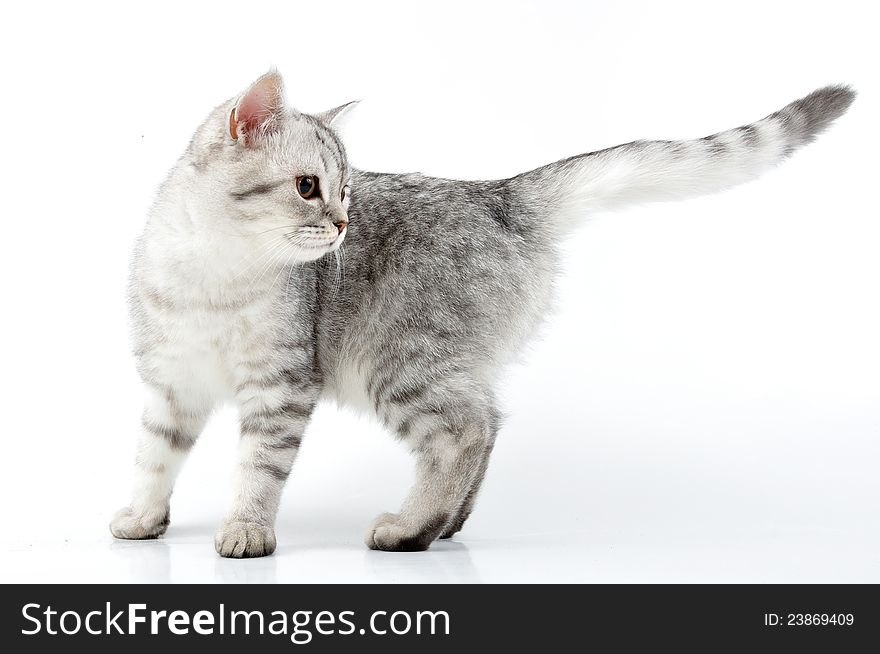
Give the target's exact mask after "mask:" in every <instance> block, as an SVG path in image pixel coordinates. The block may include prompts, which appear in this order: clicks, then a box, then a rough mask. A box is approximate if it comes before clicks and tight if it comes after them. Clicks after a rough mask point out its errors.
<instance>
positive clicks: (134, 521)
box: [110, 506, 170, 540]
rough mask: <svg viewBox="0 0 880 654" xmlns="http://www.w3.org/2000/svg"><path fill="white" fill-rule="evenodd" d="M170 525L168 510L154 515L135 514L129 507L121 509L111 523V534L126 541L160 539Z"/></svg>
mask: <svg viewBox="0 0 880 654" xmlns="http://www.w3.org/2000/svg"><path fill="white" fill-rule="evenodd" d="M169 523H170V517H169V514H168V509H165V510H163V511H158V512H152V513H146V514H144V513H135V512H134V510H133V509H132V508H131V507H130V506H127V507H125V508H124V509H120V510H119V511H117V512H116V515H115V516H113V520H111V521H110V533H111V534H113V535H114V536H115V537H116V538H123V539H125V540H144V539H148V538H158V537H159V536H161V535H162V534H164V533H165V530H166V529H168V525H169Z"/></svg>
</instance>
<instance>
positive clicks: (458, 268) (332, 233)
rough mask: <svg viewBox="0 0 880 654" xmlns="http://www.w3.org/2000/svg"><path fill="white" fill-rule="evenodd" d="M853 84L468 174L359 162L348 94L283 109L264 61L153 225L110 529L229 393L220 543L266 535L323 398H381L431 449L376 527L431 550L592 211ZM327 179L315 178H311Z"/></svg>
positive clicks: (656, 192)
mask: <svg viewBox="0 0 880 654" xmlns="http://www.w3.org/2000/svg"><path fill="white" fill-rule="evenodd" d="M852 97H853V96H852V92H851V91H849V90H847V89H844V88H841V87H831V88H829V89H824V90H822V91H818V92H816V93H814V94H812V95H811V96H808V97H807V98H805V99H803V100H800V101H798V102H796V103H793V104H792V105H789V106H788V107H786V108H785V109H783V110H782V111H781V112H777V113H776V114H773V115H771V116H769V117H768V118H766V119H764V120H763V121H761V122H759V123H755V124H753V125H749V126H744V127H742V128H737V129H736V130H730V131H728V132H723V133H720V134H717V135H714V136H713V137H707V138H706V139H701V140H696V141H677V142H665V141H664V142H658V141H655V142H636V143H632V144H628V145H624V146H619V147H618V148H612V149H608V150H605V151H601V152H598V153H592V154H590V155H581V156H579V157H573V158H571V159H568V160H565V161H562V162H557V163H555V164H551V165H549V166H545V167H542V168H539V169H536V170H534V171H531V172H529V173H524V174H523V175H519V176H517V177H514V178H511V179H508V180H498V181H486V182H462V181H457V180H443V179H434V178H427V177H423V176H419V175H388V174H378V173H368V172H361V171H356V170H351V169H349V167H348V164H347V161H346V159H345V154H344V150H343V149H342V145H341V143H340V142H339V141H338V138H337V137H336V135H335V133H334V132H333V131H332V129H331V128H330V127H329V125H330V123H332V120H333V119H334V118H335V117H336V115H337V112H336V111H335V110H334V111H331V112H328V113H327V114H324V115H322V116H319V117H310V116H305V115H303V114H298V113H296V112H294V111H292V110H289V109H285V108H283V105H282V103H281V90H280V78H278V77H277V76H276V75H274V74H270V75H268V76H265V77H264V78H261V80H259V81H258V82H257V83H256V84H255V85H254V86H253V87H251V89H249V90H248V92H247V93H246V94H245V95H244V96H243V97H242V99H240V100H238V101H230V102H229V103H226V104H225V105H222V106H221V107H218V109H216V110H215V112H214V113H213V114H212V116H211V117H210V118H209V119H208V121H206V123H205V124H204V125H203V126H202V127H201V128H200V130H199V132H197V134H196V137H195V138H194V140H193V143H192V144H191V145H190V148H189V150H188V151H187V153H186V154H185V155H184V157H183V158H182V159H181V161H180V162H179V163H178V165H177V167H176V168H175V169H174V170H173V171H172V173H171V175H170V176H169V179H168V180H167V181H166V182H165V184H164V185H163V187H162V189H161V190H160V194H159V199H158V200H157V203H156V205H155V207H154V209H153V211H152V213H151V217H150V220H149V222H148V225H147V229H146V231H145V234H144V236H143V237H142V238H141V240H140V241H139V245H138V249H137V253H136V257H135V261H134V265H133V274H132V285H131V299H132V310H133V317H134V325H135V343H136V353H137V356H138V361H139V371H140V373H141V376H142V378H143V379H144V382H145V385H146V388H147V391H148V401H147V407H146V410H145V415H144V430H143V435H142V440H141V447H140V450H139V454H138V462H137V467H136V470H137V481H136V484H135V496H134V500H133V502H132V504H131V506H130V507H127V508H126V509H123V510H122V511H121V512H120V513H119V514H118V515H117V516H116V518H114V521H113V524H112V525H111V529H112V531H113V533H114V534H115V535H116V536H118V537H122V538H149V537H155V536H157V535H160V534H161V533H163V532H164V531H165V529H166V527H167V524H168V507H169V499H170V496H171V491H172V487H173V482H174V478H175V476H176V473H177V470H178V469H179V466H180V464H181V463H182V460H183V458H184V455H185V454H186V452H187V450H188V449H189V448H190V446H191V445H192V443H193V442H194V441H195V439H196V437H197V436H198V434H199V432H200V431H201V428H202V426H203V424H204V422H205V420H206V419H207V417H208V415H209V414H210V412H211V411H212V410H213V408H214V407H216V406H217V405H218V404H220V403H222V402H227V401H231V402H234V403H236V404H237V406H238V407H239V409H240V411H241V428H242V438H241V462H240V466H239V478H238V481H237V486H236V489H237V490H236V495H235V499H234V505H233V507H232V509H231V510H230V513H229V515H228V517H227V519H226V521H225V523H224V525H223V526H222V527H221V529H220V531H219V532H218V535H217V539H216V546H217V550H218V552H219V553H220V554H221V555H224V556H259V555H263V554H268V553H271V552H272V551H273V550H274V548H275V539H274V532H273V529H272V526H273V523H274V519H275V514H276V512H277V509H278V501H279V497H280V491H281V488H282V486H283V483H284V481H285V479H286V478H287V475H288V474H289V472H290V468H291V466H292V464H293V460H294V458H295V455H296V451H297V449H298V446H299V443H300V441H301V438H302V434H303V431H304V429H305V427H306V424H307V422H308V418H309V416H310V414H311V411H312V409H313V408H314V406H315V404H316V403H317V402H318V400H319V399H320V397H321V396H322V395H326V396H330V397H332V398H335V399H336V400H337V401H339V402H340V403H343V404H347V405H351V406H354V407H356V408H358V409H362V410H365V411H368V412H371V413H373V414H374V415H375V416H376V417H377V418H378V419H379V420H380V421H381V422H382V423H383V424H384V425H386V426H387V427H388V429H389V430H391V431H392V432H393V433H395V434H396V435H397V436H398V437H399V438H401V439H403V440H405V441H406V442H407V443H408V444H409V445H410V446H411V448H412V450H413V452H414V453H415V454H416V457H417V461H418V473H417V481H416V484H415V486H414V487H413V489H412V491H411V492H410V495H409V497H408V498H407V500H406V501H405V502H404V504H403V507H402V509H401V511H400V512H399V513H397V514H384V515H383V516H380V517H379V518H378V519H377V521H376V522H375V523H374V525H373V526H372V527H371V528H370V530H369V531H368V534H367V539H366V540H367V544H368V545H369V546H370V547H373V548H378V549H387V550H412V549H425V548H426V547H428V545H429V544H430V543H431V542H432V541H433V540H434V539H435V538H437V537H440V536H449V535H452V534H453V533H455V532H456V531H457V530H458V529H460V528H461V525H462V524H463V522H464V520H465V519H466V518H467V516H468V514H469V513H470V510H471V508H472V505H473V501H474V498H475V496H476V493H477V491H478V490H479V485H480V482H481V480H482V477H483V474H484V472H485V468H486V465H487V463H488V458H489V454H490V452H491V449H492V446H493V444H494V440H495V435H496V432H497V429H498V411H497V408H496V405H495V401H494V397H493V388H494V386H495V383H496V382H497V378H498V376H499V375H500V374H501V373H502V372H503V370H504V365H505V364H506V363H508V362H509V361H510V360H511V359H512V358H513V357H515V356H516V354H517V352H518V351H520V350H521V348H522V345H523V344H524V343H525V342H526V341H527V340H528V338H529V337H530V335H531V334H532V333H533V332H534V330H535V328H536V327H537V326H538V324H539V323H540V322H541V319H542V318H543V316H545V315H546V314H547V312H548V308H549V302H550V299H551V295H552V293H551V291H552V285H553V279H554V276H555V271H556V258H557V250H558V248H557V246H558V244H559V243H560V242H562V241H563V240H565V238H566V237H567V235H568V233H569V232H570V230H571V229H572V228H573V226H574V225H576V224H577V219H578V218H579V217H580V216H581V215H583V214H584V213H585V212H586V211H589V210H591V209H603V208H606V207H613V206H618V205H620V204H624V203H628V202H634V201H650V200H659V199H668V198H674V197H682V196H688V195H694V194H697V193H702V192H711V191H714V190H719V189H721V188H725V187H727V186H730V185H732V184H735V183H738V182H741V181H745V180H746V179H750V178H752V177H754V176H756V175H757V174H758V173H760V172H761V171H762V170H764V169H766V168H767V167H768V166H770V165H773V164H775V163H776V162H778V161H779V160H781V159H782V158H784V157H785V156H786V155H787V154H789V153H790V152H791V151H792V150H793V149H795V148H796V147H797V146H799V145H802V144H803V143H806V142H808V141H809V140H811V139H812V137H813V136H814V135H815V134H816V133H817V132H818V131H820V130H821V129H822V128H823V127H824V126H825V125H826V124H827V123H828V122H830V121H831V120H832V119H833V118H835V117H837V116H838V115H840V114H841V113H842V112H843V111H844V110H845V109H846V107H847V106H848V105H849V103H850V102H851V100H852ZM312 176H313V177H314V179H315V180H320V182H318V181H315V185H316V186H315V188H314V189H311V187H310V184H309V182H308V180H307V181H306V182H305V183H304V182H302V181H301V180H303V179H304V177H308V178H309V179H312ZM318 185H320V189H319V190H316V189H318ZM304 187H309V188H310V189H311V190H310V191H309V190H307V191H306V192H305V193H304V192H303V188H304ZM346 189H350V192H348V193H346ZM310 193H315V194H316V195H310ZM297 194H298V195H297ZM337 197H338V198H339V200H338V201H337V200H336V199H335V198H337ZM287 213H290V214H292V215H286V214H287ZM349 221H350V224H349ZM282 235H283V236H282ZM343 239H344V240H345V244H344V247H341V246H342V241H343ZM326 253H334V254H332V255H331V256H324V255H325V254H326Z"/></svg>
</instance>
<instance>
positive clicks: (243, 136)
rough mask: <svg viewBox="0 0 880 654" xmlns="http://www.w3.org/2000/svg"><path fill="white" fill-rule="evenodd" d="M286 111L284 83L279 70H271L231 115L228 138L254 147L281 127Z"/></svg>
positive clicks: (253, 86)
mask: <svg viewBox="0 0 880 654" xmlns="http://www.w3.org/2000/svg"><path fill="white" fill-rule="evenodd" d="M283 109H284V82H283V80H282V79H281V75H280V74H279V73H278V72H277V71H274V70H272V71H269V72H268V73H266V74H265V75H263V76H262V77H261V78H260V79H258V80H257V81H256V82H254V83H253V84H251V85H250V87H249V88H248V90H247V91H245V93H244V95H243V96H241V98H240V99H239V100H238V102H237V103H236V104H235V106H234V107H233V108H232V111H231V112H230V113H229V136H230V138H232V140H233V141H240V142H242V143H243V144H244V145H253V144H254V143H255V142H256V140H257V139H258V138H259V137H260V136H261V135H263V134H268V133H270V132H272V131H273V130H274V129H276V128H277V127H278V124H279V118H280V116H281V113H282V111H283Z"/></svg>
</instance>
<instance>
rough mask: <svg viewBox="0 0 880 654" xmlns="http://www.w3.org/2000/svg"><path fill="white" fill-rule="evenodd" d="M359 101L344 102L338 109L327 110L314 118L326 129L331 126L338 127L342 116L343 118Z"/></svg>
mask: <svg viewBox="0 0 880 654" xmlns="http://www.w3.org/2000/svg"><path fill="white" fill-rule="evenodd" d="M358 102H360V100H352V101H351V102H346V103H345V104H341V105H339V106H338V107H333V108H332V109H328V110H327V111H322V112H321V113H319V114H315V118H317V119H318V120H320V121H321V122H322V123H324V124H325V125H326V126H327V127H330V126H331V125H333V126H334V127H338V126H339V122H341V119H342V117H343V116H345V115H346V114H347V113H348V112H349V111H350V110H351V109H352V108H353V107H354V106H355V105H356V104H357V103H358Z"/></svg>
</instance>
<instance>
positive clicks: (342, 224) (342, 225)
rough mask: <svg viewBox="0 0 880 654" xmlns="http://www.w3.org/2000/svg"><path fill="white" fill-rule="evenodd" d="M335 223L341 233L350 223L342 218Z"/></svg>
mask: <svg viewBox="0 0 880 654" xmlns="http://www.w3.org/2000/svg"><path fill="white" fill-rule="evenodd" d="M333 224H334V225H336V229H338V230H339V233H340V234H341V233H342V230H343V229H345V226H346V225H348V221H347V220H340V221H338V222H335V223H333Z"/></svg>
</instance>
